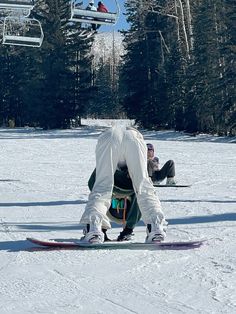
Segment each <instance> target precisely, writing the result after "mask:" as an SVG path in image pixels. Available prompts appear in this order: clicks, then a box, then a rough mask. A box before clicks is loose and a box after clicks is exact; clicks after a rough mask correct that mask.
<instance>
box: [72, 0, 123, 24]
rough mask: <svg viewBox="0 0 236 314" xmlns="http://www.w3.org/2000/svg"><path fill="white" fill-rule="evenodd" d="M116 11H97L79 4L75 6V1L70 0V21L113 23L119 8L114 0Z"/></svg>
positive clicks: (117, 15)
mask: <svg viewBox="0 0 236 314" xmlns="http://www.w3.org/2000/svg"><path fill="white" fill-rule="evenodd" d="M115 4H116V8H117V11H116V12H115V13H112V12H108V13H105V12H98V11H91V10H86V9H83V8H81V5H79V6H77V5H76V3H75V2H73V1H72V2H71V18H70V20H71V21H74V22H80V23H89V24H101V25H102V24H103V25H115V24H116V22H117V20H118V18H119V15H120V8H119V5H118V2H117V0H115Z"/></svg>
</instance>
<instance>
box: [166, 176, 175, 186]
mask: <svg viewBox="0 0 236 314" xmlns="http://www.w3.org/2000/svg"><path fill="white" fill-rule="evenodd" d="M166 185H176V181H175V178H174V177H169V178H167V179H166Z"/></svg>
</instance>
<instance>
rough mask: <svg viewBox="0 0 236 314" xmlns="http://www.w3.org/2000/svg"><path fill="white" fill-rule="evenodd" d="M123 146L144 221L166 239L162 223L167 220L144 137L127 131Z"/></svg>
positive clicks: (135, 132)
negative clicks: (151, 175) (157, 190)
mask: <svg viewBox="0 0 236 314" xmlns="http://www.w3.org/2000/svg"><path fill="white" fill-rule="evenodd" d="M122 145H123V146H124V148H123V149H124V154H125V159H126V163H127V166H128V169H129V175H130V177H131V180H132V182H133V187H134V190H135V193H136V196H137V201H138V205H139V208H140V211H141V213H142V218H143V221H144V222H145V224H147V225H151V226H152V229H153V230H154V228H156V231H157V232H159V233H162V236H163V238H164V235H165V233H164V232H163V229H162V223H163V222H164V221H165V219H164V215H163V212H162V210H161V204H160V201H159V198H158V197H157V195H156V193H155V189H154V187H153V184H152V182H151V179H150V178H149V176H148V172H147V147H146V144H145V142H144V140H143V137H142V135H141V134H140V133H139V132H138V131H136V130H127V131H126V132H125V135H124V138H123V142H122ZM149 232H150V231H149ZM156 234H157V233H156Z"/></svg>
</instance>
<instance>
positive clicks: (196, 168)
mask: <svg viewBox="0 0 236 314" xmlns="http://www.w3.org/2000/svg"><path fill="white" fill-rule="evenodd" d="M83 122H84V124H87V127H83V128H78V129H75V130H58V131H41V130H32V129H0V149H1V150H0V151H1V154H0V196H1V199H0V313H1V314H6V313H7V314H16V313H17V314H21V313H22V314H23V313H24V314H26V313H30V314H34V313H45V314H51V313H63V314H64V313H68V314H70V313H86V314H90V313H91V314H94V313H103V314H104V313H105V314H108V313H109V314H110V313H112V314H116V313H120V314H125V313H139V314H143V313H147V314H153V313H156V314H167V313H168V314H169V313H170V314H179V313H187V314H192V313H194V314H195V313H199V314H200V313H201V314H202V313H211V314H212V313H224V314H226V313H228V314H232V313H236V294H235V287H236V278H235V268H236V244H235V238H236V234H235V220H236V211H235V209H236V193H235V192H236V149H235V139H232V138H231V139H226V138H217V137H213V136H206V135H201V136H200V135H199V136H196V137H190V136H187V135H184V134H181V133H177V132H171V131H165V132H148V131H144V132H142V133H143V135H144V137H145V140H146V141H147V142H152V143H153V144H154V146H155V149H156V154H157V155H158V156H159V157H160V160H161V162H162V163H164V162H165V161H167V160H168V159H170V158H171V159H174V160H175V162H176V168H177V179H178V182H179V183H189V184H192V187H191V188H185V189H183V188H181V189H180V188H179V189H177V188H159V189H157V192H158V195H159V197H160V199H161V201H162V206H163V210H164V212H165V215H166V218H167V220H168V221H169V228H168V235H167V240H168V239H169V240H186V239H199V238H206V239H208V242H207V244H206V245H204V246H202V247H201V248H198V249H194V250H165V251H163V250H150V249H148V248H147V249H145V250H144V249H142V250H138V249H135V250H130V249H124V250H99V251H96V250H92V251H90V250H82V251H78V250H50V251H49V250H47V251H45V250H36V249H32V247H33V245H32V244H30V243H28V242H27V241H26V237H40V238H42V239H49V238H57V239H65V238H68V239H71V238H80V236H81V235H82V231H81V228H80V227H79V225H78V222H79V220H80V216H81V214H82V212H83V210H84V207H85V204H86V200H87V197H88V193H89V190H88V188H87V180H88V178H89V175H90V173H91V171H92V170H93V168H94V166H95V155H94V152H95V145H96V140H97V137H98V135H99V134H100V132H101V131H102V130H104V128H105V127H106V125H109V124H111V123H109V122H108V121H105V123H104V122H103V123H101V121H100V123H97V122H96V121H83ZM123 123H125V121H123ZM134 158H135V156H134ZM120 230H121V226H118V225H115V224H113V229H112V230H111V231H110V232H109V235H110V236H111V237H115V236H116V235H117V234H118V233H119V232H120ZM135 236H136V239H137V240H138V241H143V240H144V238H145V227H144V225H143V224H142V223H140V224H139V225H138V226H137V227H136V229H135Z"/></svg>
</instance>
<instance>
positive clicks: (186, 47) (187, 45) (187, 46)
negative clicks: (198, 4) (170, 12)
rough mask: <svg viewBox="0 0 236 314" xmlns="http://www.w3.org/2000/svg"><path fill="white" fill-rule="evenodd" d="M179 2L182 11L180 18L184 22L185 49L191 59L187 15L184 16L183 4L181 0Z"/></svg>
mask: <svg viewBox="0 0 236 314" xmlns="http://www.w3.org/2000/svg"><path fill="white" fill-rule="evenodd" d="M177 1H178V4H179V9H180V10H179V11H180V20H181V23H182V31H183V40H184V43H185V49H186V56H187V58H188V59H190V54H189V43H188V36H187V31H186V26H185V17H184V9H183V4H182V1H181V0H177Z"/></svg>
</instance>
